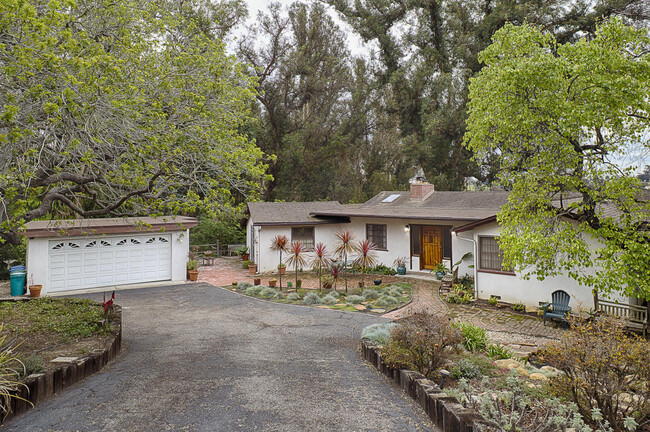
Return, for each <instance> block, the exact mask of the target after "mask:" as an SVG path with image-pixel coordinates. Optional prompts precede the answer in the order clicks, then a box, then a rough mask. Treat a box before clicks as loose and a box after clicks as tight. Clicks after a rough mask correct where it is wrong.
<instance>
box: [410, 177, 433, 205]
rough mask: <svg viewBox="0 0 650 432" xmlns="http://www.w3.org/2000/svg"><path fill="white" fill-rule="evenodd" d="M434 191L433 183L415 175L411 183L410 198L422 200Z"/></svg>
mask: <svg viewBox="0 0 650 432" xmlns="http://www.w3.org/2000/svg"><path fill="white" fill-rule="evenodd" d="M434 191H435V189H434V187H433V185H432V184H431V183H429V182H428V181H426V180H425V179H424V177H416V179H415V182H413V183H411V199H412V200H415V201H423V200H425V199H427V198H429V196H430V195H431V194H432V193H433V192H434Z"/></svg>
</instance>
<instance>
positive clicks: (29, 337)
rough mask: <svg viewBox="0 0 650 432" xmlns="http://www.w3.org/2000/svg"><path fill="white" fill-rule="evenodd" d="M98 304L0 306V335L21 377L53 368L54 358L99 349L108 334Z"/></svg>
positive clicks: (43, 302)
mask: <svg viewBox="0 0 650 432" xmlns="http://www.w3.org/2000/svg"><path fill="white" fill-rule="evenodd" d="M103 319H104V310H103V308H102V305H101V304H99V303H96V302H93V301H90V300H85V299H84V300H81V299H52V298H39V299H34V300H29V301H20V302H14V301H11V302H9V301H8V302H1V303H0V324H1V326H2V327H1V329H0V336H1V337H4V338H5V341H4V345H5V346H7V345H10V346H11V347H13V348H12V350H13V353H14V354H16V355H17V356H18V358H19V359H20V360H21V361H22V362H23V363H24V364H25V367H26V369H27V371H26V372H25V373H23V375H29V374H30V373H36V372H41V371H44V370H47V369H49V368H54V367H56V365H54V364H52V363H50V360H52V359H54V358H56V357H77V356H83V355H85V354H88V353H90V352H92V351H94V350H96V349H101V348H103V346H104V343H105V341H106V339H107V337H108V335H109V334H110V328H106V327H104V326H103Z"/></svg>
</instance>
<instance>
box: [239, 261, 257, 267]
mask: <svg viewBox="0 0 650 432" xmlns="http://www.w3.org/2000/svg"><path fill="white" fill-rule="evenodd" d="M251 264H254V263H253V261H251V260H246V261H242V262H241V267H242V268H244V269H247V268H248V266H249V265H251Z"/></svg>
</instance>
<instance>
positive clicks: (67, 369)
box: [0, 306, 122, 424]
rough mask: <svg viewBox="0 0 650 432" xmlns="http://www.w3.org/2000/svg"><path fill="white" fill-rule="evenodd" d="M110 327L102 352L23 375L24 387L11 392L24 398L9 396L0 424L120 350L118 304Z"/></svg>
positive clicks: (87, 373) (100, 365)
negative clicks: (45, 370)
mask: <svg viewBox="0 0 650 432" xmlns="http://www.w3.org/2000/svg"><path fill="white" fill-rule="evenodd" d="M111 327H113V330H112V331H111V334H110V336H109V340H108V341H107V342H106V345H105V347H104V349H103V350H102V351H100V352H95V353H92V354H89V355H87V356H85V357H82V358H80V359H78V360H75V361H74V362H71V363H67V364H64V365H61V366H59V367H58V368H57V369H54V370H51V371H48V372H45V373H40V374H32V375H30V376H28V377H27V378H25V379H24V380H23V381H22V382H23V384H25V386H21V387H20V388H18V389H17V390H15V391H14V392H13V394H15V395H16V396H18V397H20V398H22V399H24V400H22V399H18V398H15V397H12V398H11V400H10V407H9V408H10V410H9V412H8V413H7V415H6V416H5V417H4V418H0V423H2V424H4V423H6V422H7V421H9V420H11V419H12V418H14V417H17V416H19V415H20V414H22V413H24V412H25V411H27V410H29V409H30V408H33V406H32V404H33V405H34V406H35V405H37V404H39V403H41V402H44V401H46V400H48V399H51V398H53V397H54V396H55V395H56V393H58V392H60V391H62V390H64V389H66V388H68V387H70V386H72V385H73V384H76V383H77V382H79V381H81V380H83V379H85V378H87V377H89V376H90V375H92V374H94V373H96V372H99V371H100V370H102V368H103V367H104V366H106V365H107V364H108V362H110V361H111V360H113V359H114V358H115V357H117V355H118V354H119V353H120V350H121V349H122V308H121V307H119V306H115V310H114V315H113V319H112V320H111ZM30 402H31V403H30Z"/></svg>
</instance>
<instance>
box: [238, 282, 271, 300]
mask: <svg viewBox="0 0 650 432" xmlns="http://www.w3.org/2000/svg"><path fill="white" fill-rule="evenodd" d="M264 288H265V287H263V286H261V285H252V284H251V285H250V286H249V287H247V288H245V291H244V292H245V293H246V295H249V296H253V297H257V296H259V295H260V293H261V292H262V290H263V289H264ZM271 289H273V288H271Z"/></svg>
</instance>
